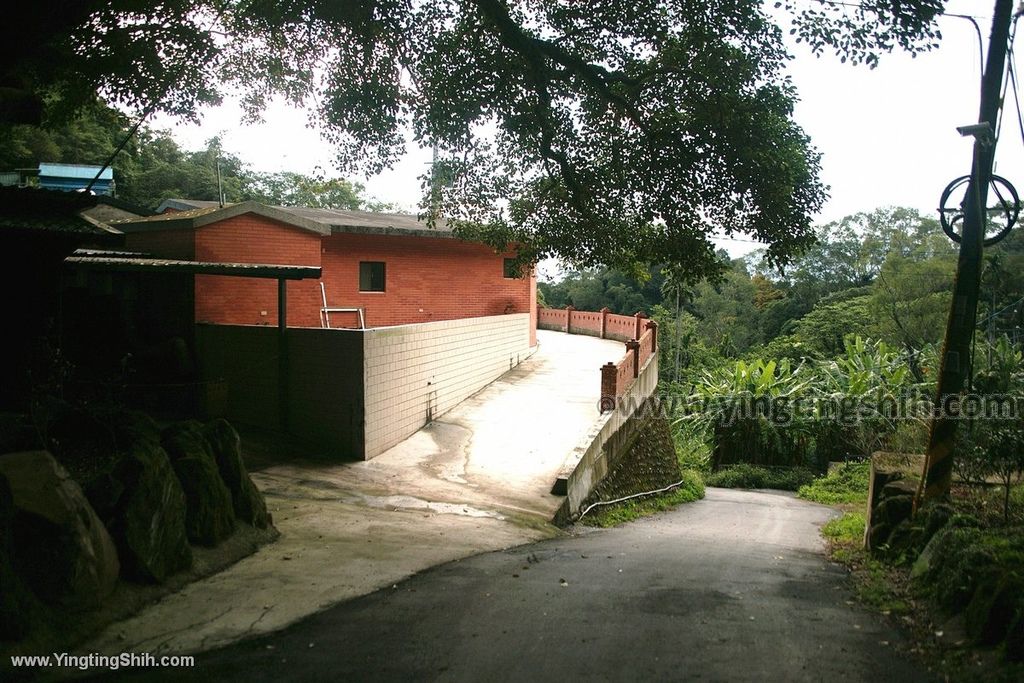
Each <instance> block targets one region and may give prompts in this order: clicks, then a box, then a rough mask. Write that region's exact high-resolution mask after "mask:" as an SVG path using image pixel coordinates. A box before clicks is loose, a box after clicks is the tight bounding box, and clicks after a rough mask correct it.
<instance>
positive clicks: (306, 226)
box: [113, 200, 537, 345]
mask: <svg viewBox="0 0 1024 683" xmlns="http://www.w3.org/2000/svg"><path fill="white" fill-rule="evenodd" d="M190 206H192V207H198V208H191V209H189V208H188V207H190ZM163 208H164V209H165V210H166V213H163V214H159V215H156V216H150V217H146V218H140V219H134V220H129V221H119V222H116V223H114V224H113V225H114V227H116V228H117V229H118V230H122V231H124V232H125V233H126V246H127V247H128V248H129V249H132V250H136V251H141V252H147V253H149V254H152V255H153V256H156V257H163V258H174V259H185V260H196V261H213V262H229V263H264V264H276V265H302V266H320V267H321V268H322V269H323V275H322V279H321V280H320V281H319V282H317V281H297V282H289V283H288V285H287V287H288V289H287V302H288V303H287V307H288V311H287V323H288V325H289V326H292V327H320V326H321V313H320V311H321V308H322V306H323V302H322V295H321V284H320V283H321V282H322V283H323V286H324V288H325V291H326V295H327V304H328V306H330V307H343V308H361V309H363V311H364V315H365V324H366V326H367V327H385V326H391V325H401V324H407V323H422V322H431V321H435V320H453V319H458V318H474V317H480V316H490V315H501V314H505V313H530V314H531V325H530V343H531V345H533V344H535V343H536V328H537V288H536V277H535V276H534V275H532V274H531V275H528V276H524V277H516V276H515V274H514V273H513V272H512V271H511V270H510V268H509V266H510V263H509V259H511V257H512V254H511V253H504V254H502V253H496V252H495V251H494V250H493V249H492V248H490V247H488V246H486V245H483V244H478V243H473V242H466V241H463V240H459V239H457V238H455V236H454V235H453V234H452V232H451V231H450V230H448V229H446V228H445V227H443V226H441V227H436V228H428V227H427V225H426V224H425V223H423V222H422V221H419V220H417V218H416V217H415V216H409V215H403V214H384V213H371V212H364V211H341V210H334V209H312V208H303V207H272V206H266V205H264V204H259V203H257V202H244V203H241V204H233V205H229V206H226V207H223V208H221V207H219V206H217V204H216V203H214V202H192V201H183V200H169V201H168V202H165V205H164V207H163ZM183 209H185V210H183ZM194 305H195V318H196V321H197V322H213V323H224V324H243V325H261V324H262V325H274V324H276V321H277V292H276V289H275V283H274V282H271V281H256V280H247V279H239V278H229V277H222V276H215V275H197V276H196V277H195V290H194ZM356 321H357V317H356V316H355V315H354V314H331V326H332V327H340V326H348V327H352V326H355V325H356V324H357V322H356Z"/></svg>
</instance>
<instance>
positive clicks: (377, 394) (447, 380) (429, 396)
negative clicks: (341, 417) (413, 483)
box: [363, 313, 530, 459]
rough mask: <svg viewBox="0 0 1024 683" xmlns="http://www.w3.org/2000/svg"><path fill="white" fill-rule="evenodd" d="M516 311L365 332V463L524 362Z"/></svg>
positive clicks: (524, 336) (525, 317)
mask: <svg viewBox="0 0 1024 683" xmlns="http://www.w3.org/2000/svg"><path fill="white" fill-rule="evenodd" d="M529 352H530V316H529V314H525V313H520V314H514V315H499V316H490V317H486V318H468V319H463V320H447V321H441V322H433V323H421V324H416V325H400V326H397V327H388V328H380V329H374V330H366V334H365V337H364V347H363V353H364V358H365V375H364V377H365V379H364V384H365V386H366V395H365V400H366V455H365V457H366V458H368V459H369V458H372V457H374V456H376V455H379V454H380V453H382V452H384V451H385V450H387V449H388V448H390V447H391V446H394V445H395V444H396V443H398V442H399V441H401V440H403V439H405V438H406V437H408V436H410V435H411V434H413V433H414V432H416V430H418V429H419V428H420V427H422V426H423V425H425V424H426V423H427V422H429V421H430V420H432V419H435V418H437V417H439V416H440V415H443V414H444V413H446V412H447V411H449V410H451V409H452V408H454V407H455V406H456V405H458V404H459V403H461V402H462V401H464V400H465V399H467V398H469V397H470V396H471V395H473V394H474V393H476V392H477V391H479V390H480V389H482V388H483V387H485V386H487V384H489V383H490V382H492V381H494V380H495V379H497V378H498V377H500V376H501V375H502V374H504V373H505V372H508V371H509V370H511V369H512V368H513V367H515V366H516V365H518V364H519V363H520V362H521V361H523V360H525V359H526V357H527V355H528V354H529Z"/></svg>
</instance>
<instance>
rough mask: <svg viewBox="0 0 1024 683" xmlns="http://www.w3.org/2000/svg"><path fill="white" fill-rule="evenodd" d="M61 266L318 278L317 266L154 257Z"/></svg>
mask: <svg viewBox="0 0 1024 683" xmlns="http://www.w3.org/2000/svg"><path fill="white" fill-rule="evenodd" d="M64 263H66V264H68V265H69V266H72V267H74V268H86V269H89V270H111V271H118V272H122V273H125V272H135V273H139V272H152V273H186V274H191V275H229V276H234V277H258V278H269V279H274V280H308V279H314V278H319V277H320V273H321V268H320V266H284V265H276V264H267V263H214V262H207V261H175V260H171V259H154V258H120V257H117V256H110V255H107V256H69V257H67V258H66V259H64Z"/></svg>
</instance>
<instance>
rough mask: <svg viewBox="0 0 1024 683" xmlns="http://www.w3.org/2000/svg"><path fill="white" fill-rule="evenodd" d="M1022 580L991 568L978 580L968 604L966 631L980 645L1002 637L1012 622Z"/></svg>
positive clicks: (1023, 583) (1023, 586) (997, 640)
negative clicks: (989, 571) (990, 571)
mask: <svg viewBox="0 0 1024 683" xmlns="http://www.w3.org/2000/svg"><path fill="white" fill-rule="evenodd" d="M1022 589H1024V582H1022V581H1021V580H1020V579H1018V578H1016V577H1014V576H1012V575H1010V574H1009V573H1006V574H1000V573H999V572H996V571H993V572H992V573H990V574H987V575H986V576H985V577H984V578H982V579H981V580H980V581H979V582H978V587H977V588H976V589H975V591H974V595H973V597H972V598H971V601H970V602H969V603H968V604H967V610H966V613H965V616H966V619H965V621H966V625H967V634H968V635H969V636H970V637H971V638H973V639H974V640H975V641H976V642H978V643H980V644H982V645H995V644H996V643H998V642H1000V641H1002V640H1003V639H1004V638H1005V637H1006V635H1007V633H1008V631H1009V629H1010V626H1011V624H1012V623H1013V621H1014V619H1015V617H1016V613H1017V608H1018V605H1020V604H1021V601H1020V597H1019V596H1020V594H1021V590H1022Z"/></svg>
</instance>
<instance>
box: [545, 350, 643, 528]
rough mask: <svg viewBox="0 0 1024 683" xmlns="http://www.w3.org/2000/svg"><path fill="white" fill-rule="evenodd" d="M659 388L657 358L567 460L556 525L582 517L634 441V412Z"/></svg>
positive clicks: (557, 487) (558, 490)
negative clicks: (605, 478)
mask: <svg viewBox="0 0 1024 683" xmlns="http://www.w3.org/2000/svg"><path fill="white" fill-rule="evenodd" d="M657 387H658V356H657V355H656V354H655V355H653V356H651V358H650V360H649V361H648V362H647V364H646V365H644V367H643V368H641V369H640V373H639V375H638V376H637V378H636V381H635V382H633V384H632V386H630V388H629V389H628V390H627V391H626V394H625V395H624V396H622V397H621V398H620V399H619V401H618V405H617V407H616V408H615V410H611V411H608V412H606V413H603V414H602V415H601V417H600V419H598V421H597V422H596V423H595V424H594V426H593V427H591V429H590V431H589V432H588V433H587V435H586V436H585V437H584V438H583V439H582V440H581V441H580V443H579V445H578V446H577V447H576V448H575V449H574V450H573V453H572V455H571V456H570V457H569V458H568V459H567V460H566V465H565V467H564V468H563V473H562V475H560V476H559V479H558V481H557V482H556V484H555V489H554V492H555V493H564V494H565V496H566V499H565V501H564V502H563V503H562V506H561V507H560V508H559V510H558V512H557V513H556V515H555V523H556V524H566V523H568V522H570V521H571V520H572V519H573V518H574V517H575V516H576V515H577V514H579V512H580V510H581V508H582V506H583V503H584V502H585V501H586V500H587V498H588V497H589V496H590V494H591V492H592V491H593V490H594V489H595V487H596V486H597V485H598V483H600V481H601V480H602V479H603V478H604V477H605V476H606V475H607V474H608V473H609V472H610V471H611V470H612V469H614V467H615V466H616V465H617V464H618V461H619V459H620V458H621V457H622V456H623V455H625V454H626V452H627V451H628V446H629V444H630V442H631V441H632V440H633V437H634V434H633V433H632V432H631V429H632V428H634V427H635V426H636V425H637V421H636V420H634V419H633V415H634V412H635V411H636V410H637V409H638V408H639V407H640V406H642V405H643V404H644V402H645V401H646V399H647V398H649V397H650V396H651V395H653V394H654V392H655V390H656V389H657Z"/></svg>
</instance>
